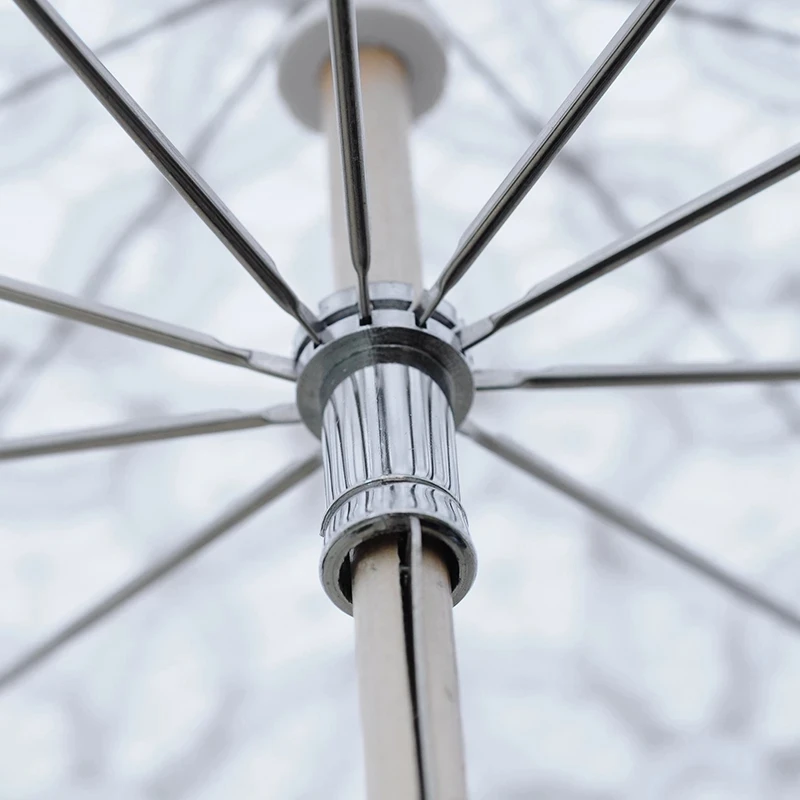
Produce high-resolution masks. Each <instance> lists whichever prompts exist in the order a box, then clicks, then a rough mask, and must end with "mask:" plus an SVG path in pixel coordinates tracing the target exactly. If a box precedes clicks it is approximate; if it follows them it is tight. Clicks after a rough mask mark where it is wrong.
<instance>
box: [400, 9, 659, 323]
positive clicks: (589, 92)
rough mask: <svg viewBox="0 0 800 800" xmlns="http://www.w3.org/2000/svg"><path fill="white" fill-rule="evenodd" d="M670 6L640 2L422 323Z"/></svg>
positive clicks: (437, 286)
mask: <svg viewBox="0 0 800 800" xmlns="http://www.w3.org/2000/svg"><path fill="white" fill-rule="evenodd" d="M673 2H674V0H643V1H642V2H641V3H640V4H639V5H638V6H637V8H636V9H635V10H634V12H633V13H632V14H631V15H630V16H629V17H628V19H627V21H626V22H625V24H624V25H623V26H622V28H620V30H619V31H618V32H617V34H616V35H615V36H614V38H613V39H612V40H611V42H609V44H608V46H607V47H606V48H605V50H603V52H602V53H601V54H600V56H599V57H598V58H597V59H596V61H595V62H594V64H592V66H591V67H590V69H589V71H588V72H587V73H586V74H585V75H584V76H583V78H582V79H581V81H580V82H579V83H578V85H577V86H576V87H575V89H573V91H572V93H571V94H570V95H569V97H567V99H566V100H565V101H564V102H563V103H562V104H561V106H560V108H559V109H558V111H556V113H555V115H554V116H553V117H552V118H551V119H550V121H549V122H548V123H547V125H546V126H545V127H544V129H543V130H542V132H541V134H540V135H539V137H538V138H537V139H536V141H535V142H534V143H533V145H531V147H530V148H529V150H528V152H527V153H525V155H524V156H523V157H522V158H521V159H520V161H519V162H518V163H517V165H516V166H515V167H514V169H513V170H512V171H511V173H510V174H509V175H508V177H507V178H506V179H505V180H504V181H503V183H502V184H501V185H500V186H499V187H498V189H497V191H496V192H495V193H494V194H493V195H492V197H491V198H490V200H489V202H488V203H487V204H486V205H485V206H484V207H483V209H482V210H481V212H480V213H479V214H478V216H477V217H476V218H475V220H474V221H473V222H472V224H471V225H470V227H469V228H468V229H467V231H466V232H465V233H464V235H463V236H462V237H461V240H460V241H459V243H458V247H457V248H456V252H455V253H454V254H453V256H452V257H451V258H450V261H449V263H448V264H447V266H446V267H445V268H444V270H443V271H442V273H441V275H440V276H439V278H438V279H437V280H436V283H434V285H433V286H432V287H431V288H430V289H429V290H427V291H426V292H424V293H423V294H422V296H421V297H420V299H419V300H418V301H417V305H416V308H417V317H418V319H419V322H420V324H424V323H425V322H426V321H427V320H428V318H429V317H430V316H431V314H433V312H434V311H435V310H436V307H437V306H438V305H439V303H440V302H441V301H442V299H443V298H444V296H445V295H446V294H447V293H448V292H449V291H450V290H451V289H452V288H453V287H454V286H455V285H456V283H458V281H459V280H461V278H463V277H464V275H465V274H466V272H467V270H469V268H470V267H471V266H472V264H473V263H474V262H475V260H476V259H477V258H478V256H479V255H480V254H481V252H482V251H483V250H484V248H485V247H486V246H487V245H488V244H489V242H490V241H491V240H492V239H493V238H494V236H495V234H496V233H497V232H498V231H499V230H500V228H501V227H502V226H503V224H504V223H505V221H506V220H507V219H508V218H509V217H510V216H511V214H512V213H513V212H514V210H515V209H516V208H517V206H518V205H519V204H520V203H521V202H522V200H523V199H524V198H525V195H527V194H528V192H529V191H530V190H531V189H532V188H533V186H534V184H535V183H536V182H537V181H538V180H539V178H540V177H541V176H542V175H543V174H544V172H545V170H546V169H547V167H548V166H549V164H550V162H551V161H552V160H553V159H554V158H555V157H556V155H557V154H558V151H559V150H561V148H562V147H563V146H564V145H565V144H566V143H567V142H568V141H569V139H570V138H571V137H572V135H573V134H574V133H575V131H576V130H577V129H578V128H579V127H580V125H581V123H582V122H583V120H584V119H585V118H586V116H587V115H588V114H589V112H590V111H591V110H592V109H593V108H594V106H595V104H596V103H597V101H598V100H600V98H601V97H602V96H603V95H604V94H605V92H606V91H607V90H608V88H609V87H610V86H611V84H612V83H613V82H614V81H615V80H616V78H617V77H618V75H619V74H620V72H622V70H623V68H624V67H625V65H626V64H627V63H628V61H630V59H631V58H632V57H633V55H634V53H636V51H637V50H638V49H639V47H640V46H641V45H642V43H643V42H644V41H645V39H646V38H647V37H648V36H649V35H650V33H651V32H652V31H653V30H654V29H655V27H656V25H657V24H658V23H659V21H660V20H661V18H662V17H663V16H664V14H665V13H666V11H667V9H668V8H669V7H670V6H671V5H672V3H673Z"/></svg>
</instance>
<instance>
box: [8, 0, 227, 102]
mask: <svg viewBox="0 0 800 800" xmlns="http://www.w3.org/2000/svg"><path fill="white" fill-rule="evenodd" d="M230 2H231V0H193V2H191V3H188V4H186V5H183V6H178V7H177V8H171V9H170V10H169V11H167V12H165V13H164V14H161V15H160V16H158V17H156V18H155V19H151V20H148V21H147V22H145V23H143V24H142V25H139V26H138V27H136V28H133V29H131V30H129V31H126V32H125V33H122V34H120V35H119V36H114V37H113V38H111V39H108V40H107V41H105V42H103V43H102V44H101V45H99V46H98V47H97V48H95V53H96V54H97V55H98V56H101V55H103V56H105V55H110V54H111V53H116V52H118V51H120V50H124V49H125V48H126V47H130V46H131V45H134V44H136V42H138V41H140V40H141V39H143V38H144V37H145V36H149V35H150V34H153V33H156V32H160V31H165V30H168V29H169V28H172V27H174V26H175V25H179V24H181V23H182V22H186V21H188V20H190V19H191V18H192V17H194V16H196V15H197V14H202V13H203V12H205V11H209V10H211V9H212V8H215V7H216V6H221V5H225V4H228V3H230ZM70 72H71V70H70V68H69V67H68V66H66V64H58V65H56V66H54V67H49V68H48V69H43V70H42V71H41V72H37V73H35V74H33V75H30V76H29V77H27V78H23V80H21V81H20V82H19V83H16V84H14V85H13V86H11V87H10V88H8V89H6V91H4V92H0V107H2V106H5V105H8V104H9V103H14V102H16V101H18V100H21V99H22V98H23V97H30V95H31V94H33V93H34V92H37V91H39V90H40V89H44V88H45V87H47V86H49V85H50V84H52V83H53V82H54V81H57V80H58V79H59V78H63V77H64V76H65V75H69V74H70Z"/></svg>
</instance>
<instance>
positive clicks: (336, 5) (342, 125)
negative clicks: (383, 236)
mask: <svg viewBox="0 0 800 800" xmlns="http://www.w3.org/2000/svg"><path fill="white" fill-rule="evenodd" d="M328 29H329V33H330V44H331V66H332V68H333V88H334V94H335V97H336V117H337V120H338V123H339V144H340V146H341V156H342V172H343V173H344V191H345V201H346V202H345V207H346V209H347V228H348V233H349V239H350V258H351V260H352V262H353V267H354V269H355V271H356V275H357V276H358V307H359V314H360V316H361V322H362V323H366V322H369V320H370V316H371V314H370V302H369V283H368V280H367V276H368V273H369V266H370V257H371V256H370V233H369V210H368V206H367V177H366V170H365V162H364V123H363V119H362V114H361V79H360V73H359V65H358V35H357V32H356V14H355V8H354V6H353V2H352V0H328Z"/></svg>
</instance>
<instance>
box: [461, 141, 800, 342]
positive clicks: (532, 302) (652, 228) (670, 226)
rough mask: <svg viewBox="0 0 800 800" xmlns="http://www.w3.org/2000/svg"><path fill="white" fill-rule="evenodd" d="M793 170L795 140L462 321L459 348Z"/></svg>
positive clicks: (799, 157) (798, 148) (796, 165)
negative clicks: (490, 310)
mask: <svg viewBox="0 0 800 800" xmlns="http://www.w3.org/2000/svg"><path fill="white" fill-rule="evenodd" d="M798 170H800V144H798V145H795V146H794V147H790V148H788V149H787V150H784V151H783V152H782V153H779V154H778V155H777V156H774V157H773V158H770V159H768V160H767V161H764V162H762V163H761V164H758V165H757V166H755V167H753V168H752V169H750V170H747V171H746V172H743V173H741V174H740V175H737V176H736V177H735V178H732V179H731V180H729V181H726V182H725V183H723V184H721V185H720V186H717V187H715V188H714V189H711V190H710V191H708V192H706V193H705V194H702V195H700V196H699V197H696V198H694V199H693V200H690V201H689V202H688V203H684V204H683V205H682V206H678V208H675V209H673V210H672V211H670V212H668V213H667V214H664V215H663V216H662V217H659V218H658V219H656V220H654V221H653V222H651V223H650V224H649V225H645V226H644V227H643V228H640V229H639V230H638V231H636V232H635V233H633V234H632V235H631V236H627V237H623V238H622V239H619V240H617V241H616V242H612V244H610V245H608V246H607V247H604V248H601V249H600V250H598V251H597V252H595V253H592V254H591V255H589V256H587V257H586V258H583V259H581V260H580V261H578V262H577V263H576V264H573V265H571V266H569V267H567V268H566V269H563V270H560V271H559V272H556V273H555V274H554V275H551V276H550V277H549V278H546V279H545V280H544V281H542V282H541V283H539V284H537V285H536V286H534V287H533V289H531V290H530V291H529V292H528V293H527V294H526V295H525V296H524V297H523V298H522V299H520V300H518V301H517V302H516V303H512V304H511V305H509V306H507V307H506V308H504V309H501V310H500V311H497V312H495V313H494V314H490V315H489V316H488V317H485V318H484V319H481V320H478V321H477V322H474V323H472V324H470V325H468V326H466V327H465V328H464V329H463V331H462V332H461V333H462V344H463V346H464V349H468V348H470V347H474V346H475V345H476V344H478V343H479V342H482V341H484V340H485V339H487V338H488V337H489V336H492V335H493V334H494V333H496V332H497V331H499V330H502V329H503V328H505V327H507V326H508V325H511V324H512V323H514V322H517V321H519V320H521V319H524V318H525V317H527V316H529V315H530V314H533V313H534V312H536V311H539V310H540V309H542V308H545V307H546V306H548V305H550V304H551V303H554V302H556V301H557V300H560V299H562V298H564V297H566V296H567V295H569V294H571V293H572V292H574V291H577V290H578V289H580V288H582V287H583V286H586V285H587V284H588V283H591V282H592V281H595V280H597V279H598V278H601V277H602V276H603V275H607V274H608V273H609V272H612V271H613V270H615V269H618V268H619V267H622V266H624V265H625V264H627V263H628V262H629V261H633V260H634V259H635V258H638V257H639V256H642V255H645V254H646V253H649V252H650V251H651V250H653V249H654V248H656V247H658V246H660V245H662V244H664V243H665V242H668V241H669V240H670V239H673V238H675V237H676V236H679V235H680V234H682V233H686V231H689V230H691V229H692V228H694V227H696V226H697V225H700V224H701V223H703V222H706V221H707V220H709V219H712V218H713V217H715V216H717V215H718V214H721V213H722V212H723V211H727V210H728V209H729V208H732V207H733V206H735V205H737V204H738V203H741V202H743V201H744V200H747V199H748V198H750V197H753V196H754V195H756V194H758V193H759V192H762V191H764V190H765V189H768V188H770V187H771V186H773V185H774V184H776V183H779V182H780V181H782V180H784V179H785V178H788V177H790V176H791V175H794V174H795V173H796V172H797V171H798Z"/></svg>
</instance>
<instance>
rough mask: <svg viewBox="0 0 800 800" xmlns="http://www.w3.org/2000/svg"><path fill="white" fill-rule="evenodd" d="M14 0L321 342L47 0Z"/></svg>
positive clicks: (286, 291) (306, 315)
mask: <svg viewBox="0 0 800 800" xmlns="http://www.w3.org/2000/svg"><path fill="white" fill-rule="evenodd" d="M14 2H15V3H16V5H17V6H18V7H19V8H20V10H21V11H22V12H23V13H24V14H25V15H26V16H27V17H28V19H29V20H30V21H31V22H32V23H33V25H34V26H35V27H36V28H37V29H38V30H39V32H40V33H41V34H42V35H43V36H44V37H45V38H46V39H47V40H48V41H49V42H50V44H51V45H52V46H53V48H54V49H55V50H56V51H57V52H58V53H59V55H60V56H61V57H62V58H63V59H64V60H65V61H66V62H67V63H68V64H69V66H70V67H72V69H73V70H74V71H75V73H76V75H77V76H78V77H79V78H80V79H81V80H82V81H83V82H84V83H85V84H86V86H87V87H88V88H89V89H90V90H91V91H92V93H93V94H94V95H95V97H97V99H98V100H99V101H100V102H101V103H102V104H103V106H105V108H106V110H107V111H108V112H109V113H110V114H111V115H112V116H113V117H114V119H115V120H116V121H117V122H118V123H119V125H120V127H121V128H122V129H123V130H124V131H125V132H126V133H127V134H128V135H129V136H130V137H131V139H133V141H134V142H135V143H136V144H137V145H138V146H139V147H140V149H141V150H142V152H144V154H145V155H146V156H147V157H148V158H149V159H150V160H151V161H152V162H153V164H154V165H155V166H156V167H157V168H158V169H159V170H160V171H161V174H162V175H163V176H164V177H165V178H166V179H167V180H168V181H169V182H170V183H171V184H172V186H173V187H174V188H175V189H176V190H177V191H178V192H179V193H180V194H181V195H182V197H183V198H184V199H185V200H186V202H187V203H188V204H189V206H190V207H191V208H192V209H193V210H194V211H195V213H196V214H197V215H198V216H199V217H200V218H201V219H202V220H203V222H205V224H206V225H207V226H208V228H209V229H210V230H211V231H212V232H213V233H214V234H215V235H216V236H217V238H218V239H219V240H220V241H221V242H222V243H223V244H224V245H225V246H226V247H227V248H228V250H229V251H230V252H231V253H232V254H233V255H234V256H235V257H236V259H237V260H238V261H239V263H240V264H241V265H242V266H243V267H244V268H245V269H246V270H247V271H248V272H249V273H250V275H251V276H252V277H253V278H254V279H255V280H256V282H257V283H258V284H259V286H261V288H262V289H263V290H264V291H265V292H266V293H267V294H268V295H269V296H270V297H271V298H272V299H273V300H274V301H275V303H277V305H278V306H279V307H280V308H282V309H283V310H284V311H286V312H287V313H288V314H290V315H291V316H292V317H294V318H295V319H296V320H297V322H298V323H300V325H301V326H302V327H303V328H304V329H305V330H306V332H307V333H308V334H309V336H310V337H311V338H312V339H313V340H314V341H315V342H317V343H319V342H320V341H321V338H320V334H319V331H318V329H319V321H318V320H317V318H316V316H315V315H314V314H313V313H312V312H311V310H310V309H309V308H307V307H306V306H305V305H304V304H303V303H302V302H301V301H300V299H299V298H298V297H297V296H296V295H295V293H294V292H293V291H292V289H291V287H290V286H289V285H288V284H287V283H286V282H285V281H284V279H283V278H282V277H281V275H280V273H279V272H278V269H277V267H276V266H275V263H274V262H273V260H272V258H271V257H270V256H269V254H268V253H267V252H266V251H265V250H264V249H263V248H262V247H261V245H260V244H258V242H257V241H256V240H255V239H254V238H253V236H252V235H251V234H250V233H249V232H248V231H247V230H246V229H245V227H244V226H243V225H242V223H241V222H240V221H239V220H238V219H237V218H236V217H235V216H234V214H233V212H232V211H231V210H230V209H229V208H228V207H227V206H226V205H225V204H224V203H223V202H222V200H221V199H220V198H219V197H218V196H217V194H216V193H215V192H214V190H213V189H212V188H211V187H210V186H209V185H208V184H207V183H206V182H205V181H204V180H203V179H202V178H201V177H200V176H199V175H198V174H197V173H196V172H195V171H194V170H193V169H192V167H191V166H190V165H189V163H188V162H187V160H186V159H185V158H184V157H183V156H182V155H181V154H180V153H179V152H178V150H177V149H176V148H175V146H174V145H173V144H172V143H171V142H170V141H169V139H167V137H166V136H165V135H164V134H163V133H162V132H161V130H160V129H159V128H158V127H157V126H156V124H155V123H154V122H153V121H152V120H151V119H150V117H148V116H147V114H145V112H144V111H143V110H142V109H141V108H140V106H139V105H137V103H136V102H135V101H134V99H133V98H132V97H131V96H130V95H129V94H128V93H127V92H126V91H125V89H123V88H122V86H121V85H120V83H119V82H118V81H117V80H116V78H114V76H113V75H112V74H111V73H110V72H109V71H108V70H107V69H106V67H105V66H103V64H102V63H101V62H100V61H99V59H98V58H97V57H96V56H95V55H94V53H93V52H92V51H91V50H90V49H89V48H88V47H87V46H86V44H84V42H83V41H82V40H81V39H80V38H79V37H78V35H77V34H76V33H75V32H74V31H73V30H72V29H71V28H70V27H69V25H67V23H66V22H65V21H64V20H63V19H62V18H61V16H60V15H59V14H58V13H57V12H56V11H55V9H54V8H53V7H52V6H51V5H50V4H49V3H47V2H46V0H14Z"/></svg>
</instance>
